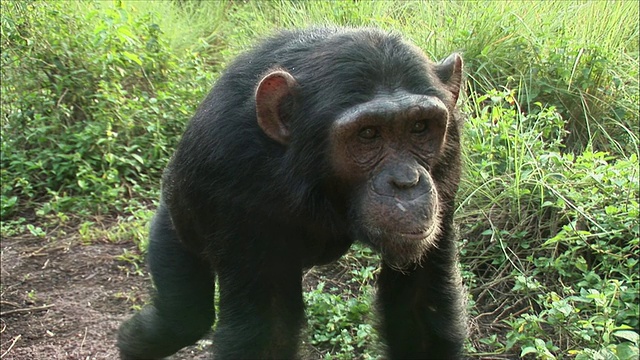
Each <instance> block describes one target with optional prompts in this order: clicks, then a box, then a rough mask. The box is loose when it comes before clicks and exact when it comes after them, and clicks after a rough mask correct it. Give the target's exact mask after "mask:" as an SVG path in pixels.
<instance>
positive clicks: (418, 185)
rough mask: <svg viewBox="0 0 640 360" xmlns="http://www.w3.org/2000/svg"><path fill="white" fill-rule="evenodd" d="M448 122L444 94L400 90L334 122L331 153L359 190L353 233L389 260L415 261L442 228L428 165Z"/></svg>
mask: <svg viewBox="0 0 640 360" xmlns="http://www.w3.org/2000/svg"><path fill="white" fill-rule="evenodd" d="M448 122H449V112H448V110H447V106H446V105H445V104H444V102H443V101H442V100H441V99H439V98H438V97H436V96H427V95H416V94H410V93H407V92H405V91H396V92H394V93H392V94H385V95H379V96H376V97H375V98H374V99H373V100H371V101H369V102H367V103H364V104H360V105H358V106H355V107H354V108H351V109H349V110H347V111H346V112H345V113H343V114H342V115H341V116H340V117H339V118H338V119H337V120H336V121H335V122H334V124H333V128H332V131H331V133H332V150H333V152H332V156H331V158H332V160H333V167H334V170H335V172H336V173H337V174H339V177H340V178H341V180H342V181H344V182H346V183H348V184H351V186H352V189H353V190H351V191H350V192H351V194H352V198H351V202H350V206H349V213H350V216H351V217H353V219H352V221H351V224H352V226H353V227H354V229H353V231H354V232H355V233H356V236H358V237H360V238H363V239H362V240H364V241H367V242H369V243H371V244H372V245H374V246H375V247H377V248H379V249H380V250H381V252H382V254H383V257H384V259H385V260H386V261H387V262H389V263H390V264H393V265H396V266H399V267H402V266H405V265H407V264H409V263H415V262H417V261H418V260H419V259H420V257H421V256H422V255H423V254H424V252H425V250H426V249H428V248H429V246H430V245H431V244H432V242H433V240H434V239H435V238H436V237H437V235H438V234H439V231H440V216H439V211H438V186H437V183H435V182H434V179H433V178H432V176H431V174H430V169H431V167H432V166H433V165H434V162H436V161H437V159H438V157H439V156H440V154H441V152H442V145H443V142H444V139H445V137H446V133H447V126H448Z"/></svg>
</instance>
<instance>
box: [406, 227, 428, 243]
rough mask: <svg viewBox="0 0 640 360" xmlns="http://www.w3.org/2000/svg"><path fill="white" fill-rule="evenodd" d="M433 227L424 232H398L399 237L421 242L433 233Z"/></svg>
mask: <svg viewBox="0 0 640 360" xmlns="http://www.w3.org/2000/svg"><path fill="white" fill-rule="evenodd" d="M433 229H434V227H430V228H428V229H424V230H422V229H421V230H415V231H409V232H400V236H402V237H404V238H407V239H411V240H423V239H426V238H428V237H429V236H430V235H431V234H432V233H433Z"/></svg>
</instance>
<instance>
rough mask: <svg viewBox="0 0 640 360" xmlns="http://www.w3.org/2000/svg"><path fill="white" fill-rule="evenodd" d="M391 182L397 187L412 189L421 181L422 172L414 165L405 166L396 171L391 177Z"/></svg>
mask: <svg viewBox="0 0 640 360" xmlns="http://www.w3.org/2000/svg"><path fill="white" fill-rule="evenodd" d="M389 182H390V184H391V185H392V186H393V187H395V188H396V189H399V190H406V189H410V188H412V187H414V186H416V185H418V183H419V182H420V172H419V171H418V170H417V169H415V168H413V167H405V168H404V169H402V170H400V171H398V172H395V173H394V174H393V175H392V176H391V178H390V179H389Z"/></svg>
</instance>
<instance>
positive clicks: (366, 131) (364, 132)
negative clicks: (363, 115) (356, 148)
mask: <svg viewBox="0 0 640 360" xmlns="http://www.w3.org/2000/svg"><path fill="white" fill-rule="evenodd" d="M378 135H379V134H378V130H376V128H374V127H371V126H369V127H365V128H362V129H360V132H359V133H358V136H359V137H361V138H362V139H366V140H371V139H375V138H377V137H378Z"/></svg>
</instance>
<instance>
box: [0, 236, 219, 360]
mask: <svg viewBox="0 0 640 360" xmlns="http://www.w3.org/2000/svg"><path fill="white" fill-rule="evenodd" d="M0 244H1V258H0V261H1V262H0V264H1V270H2V271H1V276H2V278H1V282H0V284H1V286H0V291H1V293H0V300H1V305H2V306H1V308H0V309H1V310H0V313H1V314H0V343H1V347H0V355H1V359H3V360H4V359H7V360H10V359H12V360H13V359H15V360H34V359H36V360H39V359H51V360H57V359H60V360H62V359H64V360H67V359H83V360H93V359H117V358H118V357H117V351H116V348H115V340H116V331H117V328H118V325H119V324H120V322H121V321H122V320H123V319H125V318H126V317H128V316H130V315H131V314H132V313H133V312H134V309H133V306H134V305H142V304H144V302H145V301H146V300H147V294H148V290H149V287H150V281H149V279H148V277H147V276H146V272H145V276H141V275H136V274H135V268H134V266H133V265H132V264H130V263H127V262H124V261H120V260H118V259H117V257H118V256H119V255H122V254H123V251H124V250H125V249H126V250H128V251H132V252H135V251H137V250H136V249H135V245H133V244H131V243H129V244H113V243H108V242H98V243H94V244H91V245H82V244H80V243H79V241H78V240H63V241H47V240H44V239H41V238H35V237H21V238H5V239H2V241H1V242H0ZM203 343H204V344H207V343H208V342H207V341H206V340H205V341H203ZM209 343H210V342H209ZM206 348H207V345H202V344H200V346H192V347H190V348H187V349H183V350H182V351H181V352H180V353H178V354H176V355H174V356H173V357H172V358H171V359H206V358H207V350H206Z"/></svg>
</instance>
